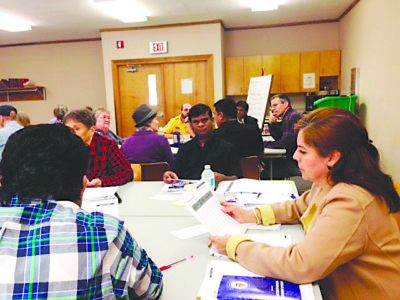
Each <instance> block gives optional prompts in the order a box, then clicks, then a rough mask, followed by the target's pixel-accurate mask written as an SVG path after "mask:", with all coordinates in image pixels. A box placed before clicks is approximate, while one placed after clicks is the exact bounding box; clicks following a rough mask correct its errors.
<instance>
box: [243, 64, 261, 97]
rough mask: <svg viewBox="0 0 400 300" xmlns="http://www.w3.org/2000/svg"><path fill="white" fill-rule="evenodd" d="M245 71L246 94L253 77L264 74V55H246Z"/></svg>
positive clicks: (244, 84)
mask: <svg viewBox="0 0 400 300" xmlns="http://www.w3.org/2000/svg"><path fill="white" fill-rule="evenodd" d="M243 73H244V82H243V86H244V95H247V94H248V91H249V86H250V78H251V77H259V76H262V57H261V56H245V57H244V58H243Z"/></svg>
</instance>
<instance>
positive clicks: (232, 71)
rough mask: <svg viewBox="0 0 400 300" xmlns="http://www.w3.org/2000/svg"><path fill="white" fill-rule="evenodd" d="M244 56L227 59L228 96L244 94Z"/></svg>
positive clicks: (226, 79) (226, 84) (226, 83)
mask: <svg viewBox="0 0 400 300" xmlns="http://www.w3.org/2000/svg"><path fill="white" fill-rule="evenodd" d="M243 72H244V69H243V56H240V57H227V58H226V59H225V81H226V82H225V86H226V94H227V95H228V96H233V95H244V77H243Z"/></svg>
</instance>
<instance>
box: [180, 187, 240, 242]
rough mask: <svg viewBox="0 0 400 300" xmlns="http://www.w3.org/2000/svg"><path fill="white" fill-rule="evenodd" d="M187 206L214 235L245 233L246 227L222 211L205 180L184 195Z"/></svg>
mask: <svg viewBox="0 0 400 300" xmlns="http://www.w3.org/2000/svg"><path fill="white" fill-rule="evenodd" d="M183 201H184V204H185V207H186V208H187V209H188V210H189V211H190V212H191V214H192V215H193V216H194V217H195V218H196V219H197V220H199V221H200V223H202V224H204V225H205V226H206V227H207V229H208V231H209V232H210V233H211V234H213V235H225V234H243V233H244V232H245V231H246V227H245V226H244V225H243V224H240V223H239V222H237V221H236V220H234V219H232V218H231V217H230V216H228V215H227V214H225V213H224V212H222V211H221V206H220V204H219V201H218V199H217V197H216V196H215V195H214V192H213V191H211V189H210V186H208V185H207V184H206V183H205V182H204V181H201V182H199V183H197V184H196V185H195V186H193V188H191V189H190V190H188V191H187V192H186V193H185V194H184V195H183Z"/></svg>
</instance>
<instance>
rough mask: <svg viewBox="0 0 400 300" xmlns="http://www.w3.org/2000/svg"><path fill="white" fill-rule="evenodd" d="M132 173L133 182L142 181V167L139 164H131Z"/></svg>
mask: <svg viewBox="0 0 400 300" xmlns="http://www.w3.org/2000/svg"><path fill="white" fill-rule="evenodd" d="M131 169H132V171H133V181H142V167H141V166H140V164H131Z"/></svg>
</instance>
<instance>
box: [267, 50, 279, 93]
mask: <svg viewBox="0 0 400 300" xmlns="http://www.w3.org/2000/svg"><path fill="white" fill-rule="evenodd" d="M262 67H263V71H264V75H270V74H272V86H271V94H277V93H280V91H281V56H280V55H263V57H262Z"/></svg>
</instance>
